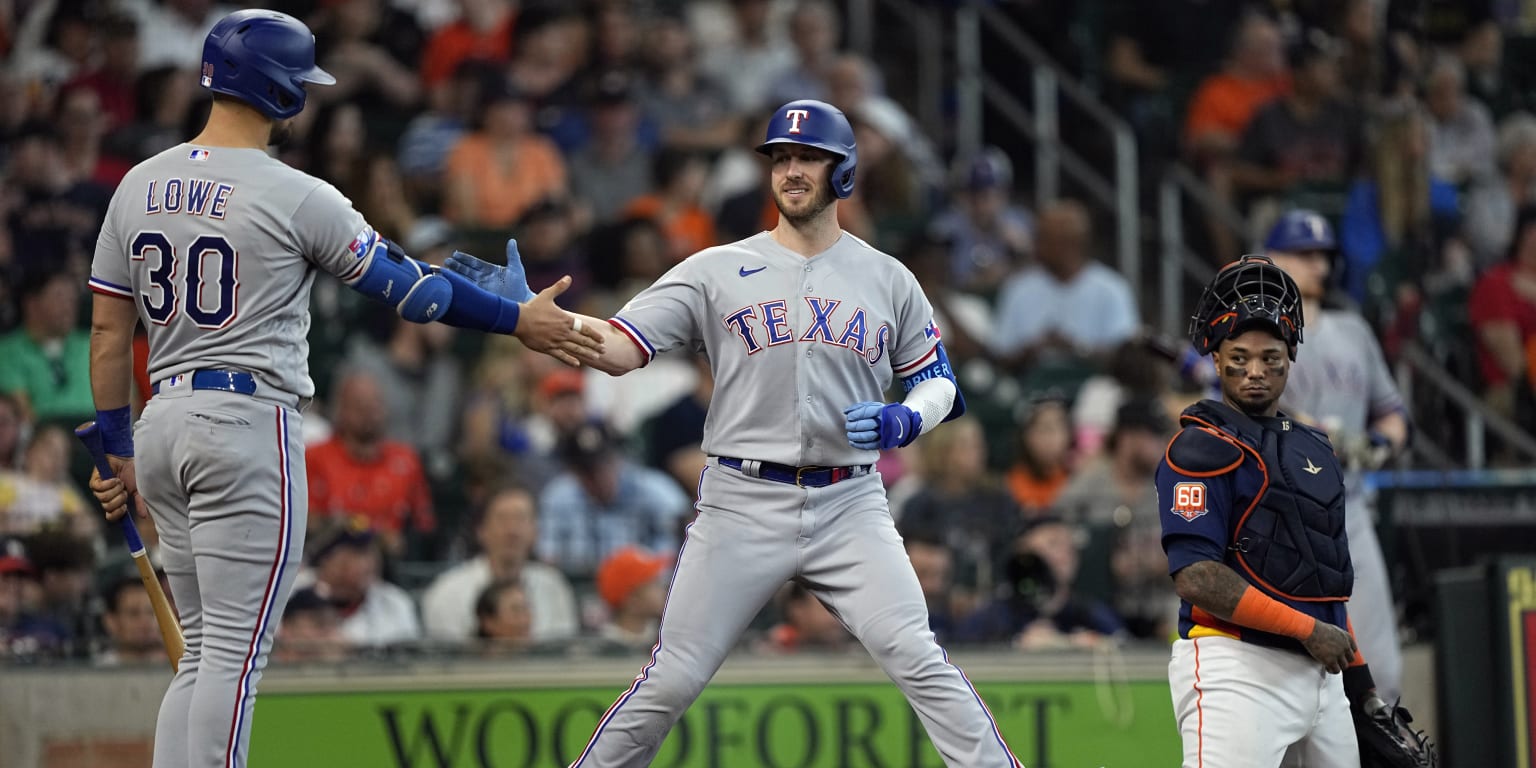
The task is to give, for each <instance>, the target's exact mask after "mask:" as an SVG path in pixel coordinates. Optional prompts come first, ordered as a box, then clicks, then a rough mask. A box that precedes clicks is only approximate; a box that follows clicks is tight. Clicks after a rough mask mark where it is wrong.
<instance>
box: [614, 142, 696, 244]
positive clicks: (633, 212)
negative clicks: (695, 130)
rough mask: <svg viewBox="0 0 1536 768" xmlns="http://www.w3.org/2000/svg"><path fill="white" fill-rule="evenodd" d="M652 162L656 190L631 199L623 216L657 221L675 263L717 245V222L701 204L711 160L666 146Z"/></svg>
mask: <svg viewBox="0 0 1536 768" xmlns="http://www.w3.org/2000/svg"><path fill="white" fill-rule="evenodd" d="M651 165H652V169H651V180H652V189H653V190H654V191H653V192H651V193H650V194H647V195H643V196H641V197H638V198H636V199H634V200H632V201H630V203H629V205H627V206H625V208H624V216H625V217H627V218H650V219H653V220H655V222H656V223H657V224H658V225H660V226H661V231H662V232H664V233H665V234H666V236H667V243H668V247H669V249H670V250H671V252H672V260H673V261H674V262H677V261H682V260H683V259H686V258H688V257H689V256H692V255H693V254H695V253H698V252H699V251H702V250H704V249H705V248H708V247H710V246H712V245H715V244H716V243H717V242H718V241H717V240H716V238H715V221H714V219H713V218H711V217H710V215H709V213H708V212H706V211H705V210H704V209H703V208H702V207H701V206H700V205H699V196H700V194H701V193H702V192H703V191H704V181H705V179H706V178H707V177H708V175H709V163H708V161H707V160H705V159H704V157H703V156H702V155H699V154H697V153H694V152H686V151H681V150H675V149H663V150H662V151H660V152H658V153H656V156H655V158H654V159H653V160H652V163H651Z"/></svg>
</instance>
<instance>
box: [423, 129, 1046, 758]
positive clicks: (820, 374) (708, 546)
mask: <svg viewBox="0 0 1536 768" xmlns="http://www.w3.org/2000/svg"><path fill="white" fill-rule="evenodd" d="M758 149H759V151H760V152H762V153H763V154H764V155H767V156H768V158H769V163H770V168H771V171H770V174H769V177H770V179H769V180H770V188H769V191H770V193H771V195H772V196H773V200H774V203H775V205H776V206H777V207H778V209H779V221H778V225H777V226H775V227H774V228H773V229H772V230H771V231H768V232H760V233H758V234H756V235H753V236H751V237H748V238H746V239H744V240H741V241H738V242H735V243H731V244H729V245H722V246H718V247H715V248H708V249H705V250H703V251H700V252H699V253H696V254H694V255H693V256H690V257H689V258H687V259H685V260H684V261H682V262H681V263H679V264H678V265H677V266H675V267H673V268H672V269H671V270H670V271H669V272H668V273H667V274H665V275H663V276H662V277H661V279H659V280H657V281H656V283H655V284H653V285H651V286H650V287H649V288H646V289H645V290H643V291H641V292H640V293H639V295H637V296H635V298H633V299H632V300H630V302H629V303H628V304H627V305H625V306H624V308H623V309H621V310H620V311H619V313H618V314H617V315H616V316H614V317H612V318H610V319H608V320H607V321H606V322H604V321H601V320H597V319H592V318H584V319H583V322H588V323H591V324H592V325H595V326H599V327H601V328H602V329H603V332H604V333H605V334H606V336H605V341H606V342H607V343H606V344H605V346H604V349H605V351H604V353H603V354H602V355H601V356H600V357H599V359H598V360H597V361H596V362H595V363H592V365H593V367H595V368H598V369H599V370H602V371H605V372H607V373H609V374H610V375H614V376H617V375H621V374H624V373H627V372H629V371H632V370H634V369H636V368H639V367H641V366H644V365H646V364H647V363H649V362H650V361H651V360H652V359H653V358H655V356H656V355H658V354H661V353H665V352H667V351H669V350H675V349H683V348H687V349H694V350H702V351H703V352H704V353H705V355H706V356H707V357H708V358H709V364H710V369H711V372H712V373H713V374H714V379H715V382H716V384H715V393H714V397H713V399H712V400H711V401H710V405H709V415H708V418H707V419H706V422H705V426H704V440H703V448H704V451H705V453H707V454H708V455H709V457H710V458H709V461H708V463H707V464H706V468H705V469H704V471H703V472H702V473H701V474H700V476H699V495H698V498H699V503H698V516H697V518H696V519H695V520H694V522H693V523H692V524H691V525H690V526H689V529H688V535H687V537H686V539H685V541H684V543H683V547H682V550H681V551H680V552H679V553H678V557H677V561H676V562H677V566H676V568H675V570H674V573H673V577H672V585H671V587H670V589H669V591H668V597H667V603H666V608H665V609H664V611H663V615H662V618H661V626H660V629H659V631H658V633H657V639H656V645H655V647H654V648H653V649H652V653H651V661H650V663H649V664H647V665H646V667H645V669H644V670H643V671H641V673H640V675H639V676H638V677H637V678H636V680H635V682H634V683H633V684H632V685H631V686H630V687H629V690H628V691H626V692H625V693H624V694H623V695H621V696H620V697H619V699H618V701H617V702H615V703H614V705H613V706H612V708H610V709H609V710H608V712H607V713H606V714H604V715H603V717H602V718H601V719H600V720H599V721H598V725H597V728H596V732H595V733H594V735H593V737H592V740H591V741H590V742H589V743H588V745H587V748H586V749H585V750H583V751H582V753H581V755H580V756H578V757H577V758H576V761H575V763H574V765H575V766H578V767H579V768H610V767H611V768H619V767H620V766H624V767H626V768H627V767H628V766H639V765H649V764H650V762H651V760H652V759H654V758H655V756H656V754H657V752H658V750H659V749H660V748H661V744H662V742H663V740H664V739H665V737H666V735H667V733H668V731H670V730H671V729H672V726H673V725H674V724H675V723H676V722H677V721H678V718H680V717H682V715H683V712H684V711H685V710H687V709H688V707H689V706H690V705H691V704H692V703H693V701H694V700H695V699H696V698H697V697H698V695H699V693H700V692H702V691H703V689H704V687H705V685H707V684H708V682H709V680H710V678H712V677H713V676H714V674H715V670H717V669H719V667H720V665H721V663H722V662H724V661H725V657H726V655H727V654H728V653H729V652H730V650H731V648H732V647H733V646H734V645H735V644H736V641H737V639H738V637H739V636H740V634H741V632H742V630H744V629H745V628H746V626H747V625H748V623H749V622H751V620H752V617H753V616H755V615H756V614H757V612H758V610H759V609H761V608H762V606H763V604H764V603H766V602H767V601H768V599H769V598H770V597H771V596H772V595H773V594H774V593H775V592H777V591H778V590H779V588H780V587H782V586H783V585H784V583H785V582H786V581H794V582H798V583H800V584H801V585H803V586H804V587H805V588H806V589H808V590H809V591H810V592H811V593H812V594H814V595H815V596H816V597H817V599H819V600H820V601H821V602H823V603H825V604H826V606H827V608H828V609H829V610H830V611H831V612H832V613H833V615H835V616H837V617H838V619H839V620H840V621H841V622H842V623H843V626H845V627H847V628H848V630H849V631H850V632H852V633H853V635H854V636H855V637H857V638H859V640H860V641H861V642H863V643H864V644H865V647H866V648H868V649H869V651H870V653H871V654H872V655H873V656H874V657H875V659H876V661H878V662H879V664H880V666H881V667H882V668H883V669H884V670H885V672H886V674H888V675H889V676H890V677H891V679H892V680H894V681H895V682H896V684H897V685H898V686H899V687H900V688H901V690H902V692H903V693H904V694H906V696H907V700H908V701H910V702H911V704H912V707H913V709H914V710H915V711H916V712H917V716H918V717H919V718H920V719H921V720H922V723H923V725H924V727H925V728H926V730H927V732H928V736H929V738H930V739H931V740H932V742H933V745H934V747H935V748H936V749H937V750H938V753H939V755H940V756H941V757H942V758H943V759H944V762H945V763H946V764H947V765H950V766H953V767H955V768H959V767H960V766H966V768H1007V767H1012V768H1017V766H1018V765H1019V762H1018V760H1017V759H1015V758H1014V756H1013V755H1012V754H1011V753H1010V752H1009V750H1008V746H1007V744H1006V742H1005V741H1004V739H1003V735H1002V733H1001V732H1000V731H999V730H998V728H997V724H996V722H995V721H994V720H993V719H992V716H991V714H990V713H988V711H987V708H986V705H985V704H984V703H983V702H982V700H981V697H980V696H978V695H977V693H976V691H975V689H974V688H973V687H972V686H971V684H970V682H969V681H968V680H967V679H966V678H965V675H964V674H962V673H961V672H960V669H959V668H958V667H956V666H955V665H953V664H951V663H950V661H949V657H948V656H947V655H946V653H945V652H944V650H943V649H942V648H941V647H939V645H938V643H937V642H935V640H934V636H933V632H931V631H930V630H929V628H928V609H927V604H926V602H925V600H924V599H923V593H922V588H921V587H920V586H919V585H918V582H917V576H916V575H915V573H914V572H913V570H912V565H911V562H910V561H908V559H907V556H906V551H905V549H904V548H903V546H902V542H901V537H900V536H899V535H898V534H897V533H896V527H895V524H894V523H893V522H892V520H891V516H890V512H889V510H888V508H887V502H886V496H885V490H884V486H883V484H882V483H881V480H880V474H879V472H878V471H876V469H875V467H874V462H875V460H876V458H878V456H879V451H881V450H884V449H890V448H895V447H898V446H904V445H910V444H911V443H912V442H913V441H914V440H917V439H918V438H919V437H920V436H922V435H924V434H926V433H928V432H930V431H932V430H933V429H934V428H935V427H937V426H938V425H939V424H941V423H943V422H945V421H948V420H949V419H952V418H954V417H956V416H959V415H960V414H961V413H963V412H964V411H965V401H964V399H963V398H962V397H961V396H960V390H959V388H958V386H957V385H956V383H955V379H954V374H953V372H952V371H951V370H950V366H949V359H948V357H947V355H946V354H945V352H944V345H943V343H942V341H941V340H940V333H939V328H938V326H937V325H935V324H934V322H933V308H932V306H931V305H930V304H929V302H928V298H927V297H926V296H925V295H924V294H923V290H922V287H921V286H920V285H918V283H917V280H916V279H915V278H914V277H913V276H912V273H911V272H909V271H908V270H907V269H906V268H905V267H904V266H902V265H901V263H900V262H898V261H896V260H895V259H893V258H891V257H890V256H888V255H886V254H884V253H881V252H880V251H878V250H876V249H875V248H873V247H872V246H870V245H869V244H868V243H865V242H863V241H861V240H859V239H858V238H856V237H854V236H853V235H850V234H848V233H847V232H844V231H843V230H842V229H841V228H840V227H839V226H838V224H837V202H838V200H839V199H842V198H846V197H847V196H848V195H849V194H851V193H852V192H853V185H854V175H855V172H856V171H857V167H858V150H857V148H856V147H855V146H854V139H853V130H852V128H850V127H849V125H848V121H847V119H846V118H845V117H844V116H843V113H842V112H840V111H838V110H837V108H835V107H833V106H831V105H830V104H825V103H823V102H820V101H792V102H790V103H788V104H785V105H784V106H782V107H780V108H779V109H778V110H777V111H776V112H774V114H773V119H772V121H771V122H770V124H769V126H768V132H767V136H766V137H765V138H764V141H763V143H762V144H761V145H760V146H759V148H758ZM448 268H449V269H450V270H459V269H463V270H465V271H466V272H467V273H468V274H473V275H476V276H477V279H482V278H483V279H485V280H487V282H485V283H482V284H484V285H487V286H489V285H492V284H493V282H491V281H494V280H498V279H500V278H498V277H497V275H499V274H501V273H500V271H499V270H498V269H497V268H494V267H490V266H489V265H473V264H465V263H459V262H456V261H450V262H449V264H448ZM501 284H503V285H505V284H506V283H505V281H503V282H502V283H501ZM898 381H899V382H900V384H901V388H902V391H903V392H904V393H905V394H904V396H903V398H902V399H901V400H900V401H898V402H885V394H886V391H887V389H888V388H889V387H890V385H891V384H893V383H895V382H898Z"/></svg>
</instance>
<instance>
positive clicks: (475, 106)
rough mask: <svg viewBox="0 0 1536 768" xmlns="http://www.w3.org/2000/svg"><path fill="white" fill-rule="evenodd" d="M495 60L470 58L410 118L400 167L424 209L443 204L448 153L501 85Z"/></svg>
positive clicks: (401, 145) (413, 197)
mask: <svg viewBox="0 0 1536 768" xmlns="http://www.w3.org/2000/svg"><path fill="white" fill-rule="evenodd" d="M502 79H503V75H502V73H501V70H500V69H498V68H497V67H496V65H494V64H491V63H489V62H484V61H478V60H475V59H469V60H466V61H464V62H462V63H460V64H459V65H458V66H457V67H456V68H454V70H453V74H452V75H450V76H449V78H448V79H447V80H445V81H444V82H443V83H442V84H441V85H439V86H437V87H436V88H433V89H432V90H430V91H429V92H428V93H427V105H426V107H427V108H426V110H425V111H423V112H420V113H418V114H417V115H416V116H414V117H412V118H411V119H410V122H408V123H407V124H406V126H405V132H404V133H403V134H401V136H400V146H399V156H400V172H401V174H402V175H403V176H404V177H405V181H406V188H407V189H408V190H410V192H411V199H412V200H414V201H416V203H417V204H418V205H419V206H420V207H421V208H423V209H425V210H437V209H440V208H441V207H442V195H443V189H442V184H443V179H442V175H443V171H444V170H445V169H446V168H447V166H448V156H449V153H451V152H452V151H453V149H454V147H456V146H458V143H459V141H460V140H461V139H462V138H464V136H465V135H466V133H467V132H468V131H469V130H470V129H471V128H472V127H473V126H474V125H475V123H476V121H477V119H478V115H479V113H480V111H481V109H480V105H481V104H482V103H483V102H484V101H485V99H486V96H485V94H486V93H488V92H489V91H490V90H492V89H495V88H500V87H502V86H501V81H502Z"/></svg>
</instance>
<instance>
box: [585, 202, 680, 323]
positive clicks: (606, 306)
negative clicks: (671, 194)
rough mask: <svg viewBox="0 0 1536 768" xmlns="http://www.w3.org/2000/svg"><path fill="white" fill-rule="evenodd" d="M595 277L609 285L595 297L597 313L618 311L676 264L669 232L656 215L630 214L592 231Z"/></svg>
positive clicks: (593, 275) (604, 285) (603, 315)
mask: <svg viewBox="0 0 1536 768" xmlns="http://www.w3.org/2000/svg"><path fill="white" fill-rule="evenodd" d="M591 243H592V244H591V248H590V250H589V254H590V255H591V257H592V281H593V282H594V283H596V284H597V285H599V286H601V287H602V288H603V289H605V290H604V291H603V292H602V295H600V296H598V297H596V298H594V299H593V309H596V310H599V311H597V312H592V313H590V314H591V315H592V316H593V317H609V316H612V315H614V314H617V313H618V311H619V309H621V308H622V307H623V306H624V305H625V304H627V303H628V302H629V300H630V299H632V298H634V297H635V295H636V294H638V293H639V292H640V291H641V289H643V288H645V287H646V286H648V285H650V284H651V283H654V282H656V280H658V279H659V278H660V277H661V276H662V275H663V274H664V273H666V271H667V269H668V268H670V267H671V266H672V252H671V250H670V248H669V246H668V245H667V236H666V233H664V232H662V231H661V226H660V225H658V224H657V223H656V221H655V220H654V219H650V218H647V217H644V216H640V217H633V218H626V219H624V220H623V221H620V222H618V223H616V224H611V225H609V226H606V227H601V228H599V229H598V230H597V231H595V232H593V233H592V240H591Z"/></svg>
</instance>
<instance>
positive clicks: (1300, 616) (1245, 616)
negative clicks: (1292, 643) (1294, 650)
mask: <svg viewBox="0 0 1536 768" xmlns="http://www.w3.org/2000/svg"><path fill="white" fill-rule="evenodd" d="M1232 622H1233V623H1234V624H1239V625H1242V626H1244V627H1252V628H1253V629H1257V630H1260V631H1263V632H1272V633H1274V634H1277V635H1284V636H1286V637H1293V638H1296V639H1297V640H1306V639H1307V638H1308V637H1311V636H1312V630H1313V629H1314V628H1315V627H1316V626H1317V619H1314V618H1312V617H1311V616H1308V615H1306V614H1305V613H1302V612H1301V611H1298V610H1296V609H1295V608H1292V607H1290V606H1288V605H1286V604H1285V603H1282V602H1280V601H1279V600H1276V599H1274V598H1272V597H1270V596H1269V595H1266V594H1264V593H1263V592H1260V591H1259V590H1257V589H1255V588H1253V587H1251V586H1250V587H1248V588H1247V589H1245V590H1243V596H1242V598H1240V599H1239V600H1238V601H1237V608H1236V609H1235V610H1233V611H1232Z"/></svg>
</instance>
